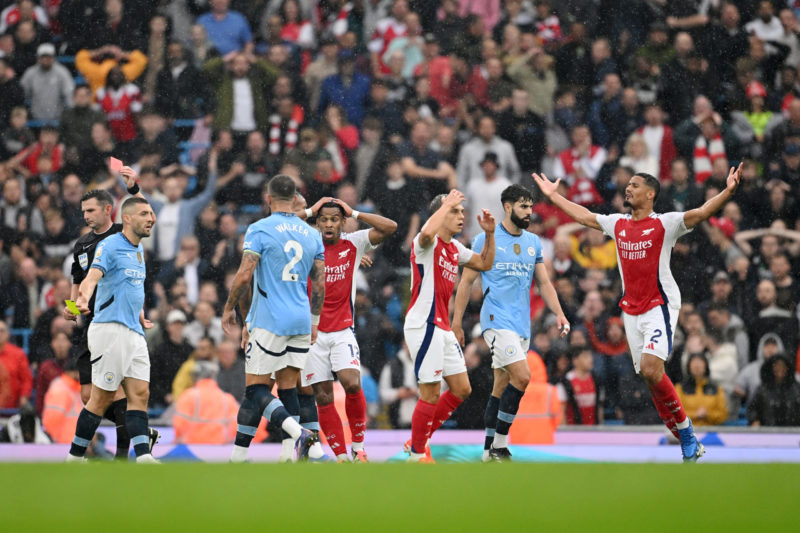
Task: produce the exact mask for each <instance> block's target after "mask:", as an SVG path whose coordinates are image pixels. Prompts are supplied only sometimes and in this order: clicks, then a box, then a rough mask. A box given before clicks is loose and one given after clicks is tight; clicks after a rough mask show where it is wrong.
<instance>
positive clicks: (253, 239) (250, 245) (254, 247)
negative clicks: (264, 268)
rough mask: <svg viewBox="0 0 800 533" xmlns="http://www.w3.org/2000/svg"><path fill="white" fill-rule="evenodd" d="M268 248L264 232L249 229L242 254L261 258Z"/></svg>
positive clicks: (245, 236)
mask: <svg viewBox="0 0 800 533" xmlns="http://www.w3.org/2000/svg"><path fill="white" fill-rule="evenodd" d="M265 248H266V243H265V235H264V232H263V231H258V230H256V229H253V227H252V226H251V227H249V228H247V232H246V233H245V234H244V244H243V245H242V252H250V253H254V254H256V255H258V256H260V255H261V254H262V253H263V252H264V249H265Z"/></svg>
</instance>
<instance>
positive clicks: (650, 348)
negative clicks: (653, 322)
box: [644, 342, 656, 350]
mask: <svg viewBox="0 0 800 533" xmlns="http://www.w3.org/2000/svg"><path fill="white" fill-rule="evenodd" d="M644 349H645V350H655V349H656V347H655V344H653V343H652V342H651V343H650V344H648V345H647V346H645V348H644Z"/></svg>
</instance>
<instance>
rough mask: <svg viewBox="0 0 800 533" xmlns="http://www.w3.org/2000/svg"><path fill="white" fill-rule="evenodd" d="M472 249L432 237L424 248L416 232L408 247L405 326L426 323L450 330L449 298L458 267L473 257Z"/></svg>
mask: <svg viewBox="0 0 800 533" xmlns="http://www.w3.org/2000/svg"><path fill="white" fill-rule="evenodd" d="M472 256H473V252H472V250H470V249H469V248H467V247H466V246H464V245H463V244H461V243H460V242H458V241H457V240H455V239H451V240H450V242H447V243H446V242H444V241H442V240H441V239H440V238H439V236H438V235H436V236H434V238H433V244H431V245H430V246H429V247H427V248H423V247H422V246H420V244H419V234H417V236H416V237H414V244H413V246H412V249H411V303H410V304H409V305H408V311H407V312H406V321H405V325H404V327H405V328H421V327H425V325H426V324H433V325H435V326H439V327H440V328H442V329H443V330H445V331H450V309H449V304H450V297H451V296H452V295H453V288H454V286H455V283H456V278H457V277H458V267H459V266H460V265H463V264H465V263H468V262H469V260H470V259H472Z"/></svg>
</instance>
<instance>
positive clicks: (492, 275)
mask: <svg viewBox="0 0 800 533" xmlns="http://www.w3.org/2000/svg"><path fill="white" fill-rule="evenodd" d="M500 202H501V203H502V204H503V210H504V211H505V218H504V219H503V222H502V223H501V224H500V230H499V231H498V232H497V238H496V240H497V244H496V245H495V248H496V252H495V256H494V265H493V267H492V269H491V270H489V271H486V272H481V273H480V276H481V287H482V288H483V292H484V294H485V295H486V296H485V297H484V300H483V306H482V307H481V330H482V331H483V338H484V339H485V340H486V343H487V344H488V345H489V348H491V350H492V367H493V368H494V386H493V388H492V395H491V396H490V397H489V402H488V403H487V405H486V414H485V415H484V421H485V425H486V440H485V443H484V451H483V460H484V461H489V460H496V461H503V460H507V459H509V458H510V457H511V452H509V451H508V431H509V429H510V428H511V424H512V423H513V422H514V416H515V415H516V414H517V409H518V408H519V402H520V400H522V396H523V394H525V389H526V388H527V387H528V382H529V381H530V379H531V371H530V368H528V360H527V355H528V346H529V344H530V334H531V318H530V317H531V309H530V302H531V296H530V291H531V285H532V283H533V279H534V276H536V282H537V283H538V285H539V292H540V293H541V295H542V298H544V301H545V303H546V304H547V307H548V308H550V310H551V311H552V312H553V313H555V315H556V320H557V323H558V326H559V328H560V329H561V336H562V337H563V336H565V335H566V334H567V333H568V332H569V322H567V318H566V317H565V316H564V312H563V311H562V310H561V304H560V303H559V302H558V296H557V295H556V290H555V289H554V288H553V284H552V283H550V277H549V276H548V275H547V268H546V267H545V265H544V263H543V262H542V261H543V258H542V243H541V241H540V240H539V237H538V236H537V235H534V234H533V233H529V232H528V231H525V230H526V229H527V228H528V226H529V225H530V222H531V213H532V211H533V195H532V194H531V192H530V191H529V190H528V189H526V188H525V187H522V186H521V185H511V186H509V187H507V188H506V189H505V190H503V193H502V194H501V196H500ZM485 239H486V236H485V235H484V234H483V233H481V234H480V235H478V236H476V237H475V239H474V240H473V241H472V250H473V251H479V250H482V249H483V246H484V241H485ZM477 277H478V272H477V271H476V270H473V269H471V268H465V269H464V272H463V273H462V274H461V282H460V283H459V285H458V292H457V293H456V303H455V308H454V310H453V332H454V333H455V335H456V338H458V341H459V342H460V343H461V344H462V346H463V344H464V330H463V329H462V326H461V321H462V319H463V317H464V310H465V309H466V307H467V300H468V299H469V293H470V291H471V290H472V284H473V283H474V281H475V279H476V278H477Z"/></svg>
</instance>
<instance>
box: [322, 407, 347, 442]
mask: <svg viewBox="0 0 800 533" xmlns="http://www.w3.org/2000/svg"><path fill="white" fill-rule="evenodd" d="M317 412H318V413H319V426H320V428H322V432H323V433H324V434H325V438H326V439H328V446H330V447H331V451H333V454H334V455H341V454H343V453H345V454H346V453H347V446H346V445H345V442H344V428H343V427H342V419H341V418H340V417H339V413H338V412H337V411H336V405H335V404H333V403H329V404H328V405H320V406H318V407H317Z"/></svg>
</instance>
